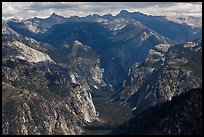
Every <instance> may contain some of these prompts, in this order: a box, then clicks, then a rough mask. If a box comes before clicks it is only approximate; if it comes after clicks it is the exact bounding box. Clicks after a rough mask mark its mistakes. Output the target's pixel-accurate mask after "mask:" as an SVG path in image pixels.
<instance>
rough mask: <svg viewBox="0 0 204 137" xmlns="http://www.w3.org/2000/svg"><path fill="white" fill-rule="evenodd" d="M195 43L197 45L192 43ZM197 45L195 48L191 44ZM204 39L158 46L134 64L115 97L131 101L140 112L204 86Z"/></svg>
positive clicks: (136, 110) (134, 108)
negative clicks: (203, 81) (203, 80)
mask: <svg viewBox="0 0 204 137" xmlns="http://www.w3.org/2000/svg"><path fill="white" fill-rule="evenodd" d="M192 43H194V44H192ZM188 44H190V45H196V46H193V47H195V48H194V49H192V46H190V45H188ZM201 45H202V40H201V39H199V40H196V41H193V42H189V43H187V44H180V45H173V46H170V45H158V46H156V47H155V49H150V51H149V54H148V56H147V58H146V59H145V60H144V61H142V62H139V63H136V64H134V65H133V66H132V67H131V69H130V70H129V79H127V80H126V81H124V84H123V88H122V89H121V91H120V92H119V93H118V94H117V95H116V97H115V100H120V101H122V102H123V103H125V102H130V103H131V104H132V106H133V111H134V112H135V113H136V114H138V113H140V112H142V111H144V110H146V109H148V108H149V107H152V106H155V105H156V104H159V103H161V102H165V101H168V100H171V99H172V98H173V97H174V96H177V95H179V94H181V93H182V92H185V91H187V90H189V89H192V88H200V87H201V85H202V77H201V75H202V69H201V68H202V61H201V60H202V59H201V58H202V48H201V47H202V46H201Z"/></svg>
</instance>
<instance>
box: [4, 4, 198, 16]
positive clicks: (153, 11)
mask: <svg viewBox="0 0 204 137" xmlns="http://www.w3.org/2000/svg"><path fill="white" fill-rule="evenodd" d="M122 9H126V10H128V11H131V12H134V11H139V12H143V13H146V14H150V15H160V14H162V15H164V16H165V15H168V16H169V15H171V14H169V13H174V14H173V15H176V16H183V15H184V14H185V15H187V14H188V13H189V15H193V14H195V15H196V16H198V15H199V16H202V2H190V3H189V2H188V3H187V2H32V3H30V2H24V3H8V2H3V3H2V15H3V16H4V17H9V16H14V17H16V18H28V17H27V15H26V13H29V16H30V17H29V18H31V17H33V16H38V17H48V16H50V14H51V13H52V12H56V13H58V14H60V15H62V16H65V17H69V16H75V15H78V16H87V15H88V14H101V15H103V14H109V13H110V14H117V13H118V12H120V10H122Z"/></svg>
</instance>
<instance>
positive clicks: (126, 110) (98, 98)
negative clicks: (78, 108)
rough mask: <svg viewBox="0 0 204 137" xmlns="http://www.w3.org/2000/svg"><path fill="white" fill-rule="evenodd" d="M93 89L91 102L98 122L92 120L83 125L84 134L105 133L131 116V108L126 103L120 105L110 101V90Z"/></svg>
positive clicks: (108, 132)
mask: <svg viewBox="0 0 204 137" xmlns="http://www.w3.org/2000/svg"><path fill="white" fill-rule="evenodd" d="M110 92H111V91H94V92H93V93H92V96H93V102H94V105H95V107H96V110H97V112H99V118H100V122H97V121H94V122H93V123H92V124H90V125H87V126H86V127H85V132H84V134H85V135H106V134H110V133H111V131H112V130H113V129H115V128H117V127H118V126H119V125H120V124H122V123H124V122H125V121H127V120H129V119H130V118H131V117H132V114H131V108H130V106H129V105H128V104H126V105H122V104H119V103H118V102H112V101H111V95H113V94H114V92H113V91H112V92H111V93H110Z"/></svg>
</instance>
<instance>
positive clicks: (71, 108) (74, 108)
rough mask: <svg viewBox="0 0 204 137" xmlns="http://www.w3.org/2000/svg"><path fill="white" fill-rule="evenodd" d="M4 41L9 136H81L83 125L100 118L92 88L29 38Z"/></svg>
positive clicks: (5, 131) (5, 121) (6, 129)
mask: <svg viewBox="0 0 204 137" xmlns="http://www.w3.org/2000/svg"><path fill="white" fill-rule="evenodd" d="M8 37H11V38H13V39H10V40H9V39H8ZM2 39H3V43H2V44H3V48H2V49H3V56H2V79H3V82H4V83H3V85H4V86H5V88H4V91H3V92H4V93H5V95H6V96H4V97H3V98H4V99H3V100H5V103H4V111H3V112H2V115H3V125H2V130H3V134H13V135H16V134H17V135H27V134H28V135H32V134H43V135H44V134H48V135H52V134H63V135H68V134H81V133H82V132H83V129H82V126H85V124H87V123H91V122H92V121H94V120H97V119H98V115H97V112H96V109H95V106H94V104H93V100H92V96H91V94H90V87H89V85H88V84H87V83H86V82H84V81H83V79H82V80H81V79H80V78H75V75H74V74H73V73H72V72H71V71H70V70H69V69H68V68H66V67H63V66H62V65H60V64H58V63H57V62H55V61H54V60H53V59H52V57H51V56H49V55H48V54H47V53H45V52H43V51H45V47H42V48H40V49H39V50H37V49H38V44H37V45H35V44H34V45H33V41H32V40H30V39H29V38H26V44H24V41H21V40H25V38H22V36H21V35H18V36H16V35H15V34H13V35H8V34H6V35H2ZM32 47H35V49H34V48H32ZM43 48H44V49H43ZM50 50H51V49H49V46H48V49H47V50H46V51H50ZM24 53H25V54H24ZM19 55H20V56H22V57H24V58H22V57H20V58H19ZM35 55H36V56H35ZM94 76H95V77H94ZM93 77H94V78H95V79H96V80H98V77H99V78H100V77H101V75H100V74H98V73H95V72H93ZM97 82H100V81H97ZM6 83H7V84H6ZM8 84H9V85H8ZM10 90H11V92H12V93H11V95H9V96H7V92H10ZM13 90H15V91H16V92H15V93H14V92H13ZM31 123H32V124H31Z"/></svg>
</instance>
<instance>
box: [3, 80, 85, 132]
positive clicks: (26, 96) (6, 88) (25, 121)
mask: <svg viewBox="0 0 204 137" xmlns="http://www.w3.org/2000/svg"><path fill="white" fill-rule="evenodd" d="M2 87H3V91H2V95H3V96H2V99H3V104H2V108H3V110H2V133H3V134H4V135H42V134H44V135H52V134H63V135H71V134H81V133H82V131H83V130H82V129H81V126H82V125H83V123H82V122H80V119H79V118H78V116H77V114H76V113H75V112H74V110H73V108H72V107H70V106H71V105H70V102H68V101H64V100H61V99H60V98H58V97H55V96H53V95H52V96H50V98H48V97H44V96H42V95H41V94H39V93H36V92H33V91H29V90H26V89H18V88H15V87H13V86H11V85H9V84H6V83H4V82H3V83H2ZM48 93H49V92H48ZM51 98H52V99H51ZM77 121H78V123H77Z"/></svg>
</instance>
